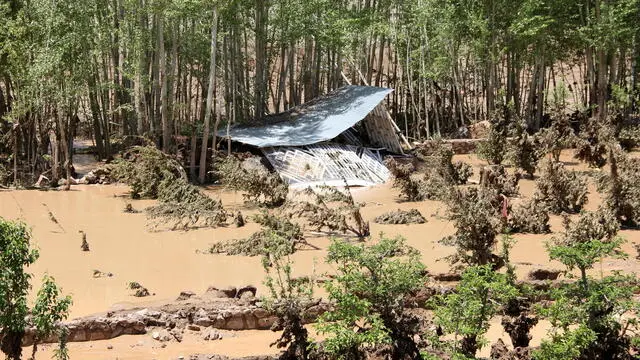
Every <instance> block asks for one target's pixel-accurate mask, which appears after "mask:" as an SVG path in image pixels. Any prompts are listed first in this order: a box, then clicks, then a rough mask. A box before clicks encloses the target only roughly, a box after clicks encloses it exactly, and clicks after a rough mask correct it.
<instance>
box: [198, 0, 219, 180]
mask: <svg viewBox="0 0 640 360" xmlns="http://www.w3.org/2000/svg"><path fill="white" fill-rule="evenodd" d="M217 45H218V11H217V9H216V8H215V7H214V8H213V25H212V27H211V56H210V58H211V61H210V64H209V85H208V87H207V105H206V109H205V113H204V130H203V133H202V148H201V149H200V172H199V174H198V181H200V183H201V184H203V183H204V181H205V179H206V175H207V149H208V143H209V123H210V122H211V105H212V103H213V91H214V88H215V85H216V84H215V81H216V51H217ZM214 146H215V144H214ZM214 151H215V149H214Z"/></svg>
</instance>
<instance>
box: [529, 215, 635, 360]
mask: <svg viewBox="0 0 640 360" xmlns="http://www.w3.org/2000/svg"><path fill="white" fill-rule="evenodd" d="M616 231H617V222H616V220H615V216H614V215H613V214H611V213H610V212H608V210H607V209H604V208H601V209H599V210H598V211H597V212H594V213H590V212H587V213H584V214H582V215H581V216H580V218H579V220H578V221H577V222H574V223H569V222H567V226H566V230H565V232H564V233H563V234H561V235H560V236H559V237H557V238H554V239H553V241H552V242H551V243H550V244H548V245H547V249H548V251H549V256H550V258H551V259H552V260H558V261H560V262H561V263H562V264H564V265H565V266H566V270H567V272H568V276H571V273H570V272H571V271H572V270H575V269H577V270H579V271H580V275H579V278H578V281H575V282H569V283H566V284H564V285H563V286H562V287H560V288H558V289H554V290H553V291H551V294H550V295H551V300H552V301H551V302H549V303H548V306H546V307H541V308H540V309H539V312H540V313H541V314H542V315H544V316H546V317H548V318H549V321H550V322H551V324H552V325H553V330H552V331H551V337H550V338H549V339H545V340H543V341H542V344H541V345H540V348H539V349H538V350H536V351H535V352H534V354H533V355H534V356H533V358H534V359H540V360H547V359H548V360H553V359H566V358H571V359H578V360H587V359H629V360H631V359H633V358H635V357H634V356H633V355H632V352H631V348H632V344H633V340H632V338H631V337H632V336H633V335H631V334H634V333H637V331H638V328H637V322H636V320H635V319H632V318H633V317H634V316H635V314H634V313H635V311H637V304H636V303H635V301H634V299H633V296H634V295H633V294H634V291H636V290H637V285H635V284H637V279H636V277H635V276H623V275H621V274H620V273H614V274H613V275H609V276H604V277H602V276H601V277H599V278H598V279H594V278H592V277H590V276H588V275H587V270H589V269H592V268H593V267H594V265H595V264H596V263H597V262H598V261H600V260H601V259H602V258H603V257H614V258H625V257H626V254H624V253H623V252H622V250H621V245H622V243H623V240H622V239H620V238H618V237H616Z"/></svg>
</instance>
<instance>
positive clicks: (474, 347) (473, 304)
mask: <svg viewBox="0 0 640 360" xmlns="http://www.w3.org/2000/svg"><path fill="white" fill-rule="evenodd" d="M517 295H518V290H517V289H516V288H515V287H514V286H513V285H512V284H511V282H510V279H509V277H508V276H507V275H505V274H501V273H497V272H494V271H493V270H492V269H491V266H488V265H485V266H472V267H469V268H467V269H466V270H465V271H464V273H463V274H462V280H461V281H460V284H459V285H458V286H457V287H456V291H454V292H453V293H451V294H448V295H438V296H435V297H433V298H432V299H430V300H429V306H430V307H431V308H433V309H434V315H435V319H434V321H435V323H436V325H438V326H439V327H440V328H441V329H442V331H443V333H444V334H445V335H454V337H455V339H456V340H449V341H442V343H441V344H440V346H441V347H444V348H445V349H446V350H447V352H449V353H450V354H451V355H453V356H454V358H459V357H456V356H459V355H462V356H464V358H465V359H468V358H475V355H476V352H477V351H478V349H480V348H481V347H482V346H483V345H484V344H485V343H486V340H485V339H484V334H485V333H486V332H487V330H488V329H489V321H490V320H491V318H492V317H493V316H495V315H497V314H499V312H500V310H501V308H502V306H504V305H506V304H507V303H508V302H509V301H510V300H511V299H513V298H515V297H516V296H517ZM458 339H459V340H458Z"/></svg>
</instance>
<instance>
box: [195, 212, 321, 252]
mask: <svg viewBox="0 0 640 360" xmlns="http://www.w3.org/2000/svg"><path fill="white" fill-rule="evenodd" d="M253 220H254V221H255V222H256V223H258V224H260V225H261V226H262V229H261V230H259V231H257V232H255V233H253V234H251V236H249V237H248V238H246V239H231V240H226V241H221V242H218V243H215V244H212V245H211V246H210V247H209V249H207V252H209V253H210V254H226V255H245V256H259V255H268V254H265V251H266V249H268V246H266V245H267V242H268V241H269V239H271V238H273V237H277V238H280V239H283V241H286V246H284V245H282V244H281V246H283V247H286V249H287V253H288V254H292V253H294V252H295V251H296V249H297V247H299V246H301V245H307V246H309V243H307V241H306V240H305V239H304V234H303V232H302V228H301V227H300V225H298V224H296V223H293V222H291V221H290V220H289V219H288V218H286V217H283V216H279V215H274V214H270V213H268V212H267V211H262V212H261V213H260V214H257V215H255V216H254V217H253Z"/></svg>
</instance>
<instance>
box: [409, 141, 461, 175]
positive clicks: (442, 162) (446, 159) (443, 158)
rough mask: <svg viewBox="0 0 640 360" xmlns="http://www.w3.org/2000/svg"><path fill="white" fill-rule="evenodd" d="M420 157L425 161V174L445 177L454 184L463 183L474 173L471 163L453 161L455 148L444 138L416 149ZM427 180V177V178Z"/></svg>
mask: <svg viewBox="0 0 640 360" xmlns="http://www.w3.org/2000/svg"><path fill="white" fill-rule="evenodd" d="M416 155H417V157H418V159H420V160H422V161H424V163H425V168H426V170H425V176H426V177H427V178H432V177H437V178H441V179H444V181H445V182H447V183H449V184H452V185H463V184H466V183H467V180H468V179H469V178H470V177H471V176H472V175H473V168H472V167H471V165H469V164H467V163H465V162H462V161H456V162H453V155H454V152H453V149H452V148H451V146H447V145H446V144H445V142H444V141H442V140H432V141H430V142H428V143H426V144H424V145H422V146H421V147H419V148H418V149H416ZM425 180H427V179H425Z"/></svg>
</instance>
